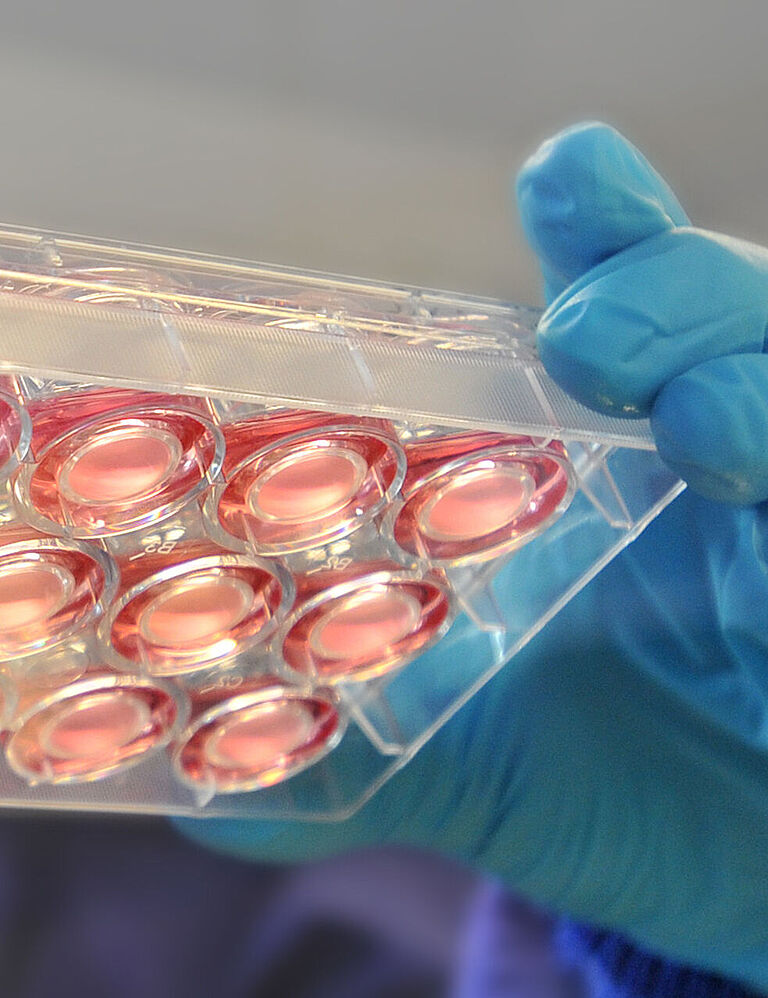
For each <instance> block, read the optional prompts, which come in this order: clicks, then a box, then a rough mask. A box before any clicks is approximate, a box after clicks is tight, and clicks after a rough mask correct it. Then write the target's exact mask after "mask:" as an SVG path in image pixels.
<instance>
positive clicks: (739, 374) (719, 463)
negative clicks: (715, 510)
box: [651, 354, 768, 506]
mask: <svg viewBox="0 0 768 998" xmlns="http://www.w3.org/2000/svg"><path fill="white" fill-rule="evenodd" d="M651 426H652V428H653V432H654V436H655V437H656V446H657V447H658V450H659V453H660V455H661V457H662V460H664V461H665V462H666V463H667V465H668V466H669V467H670V468H672V470H673V471H674V472H675V473H676V474H678V475H679V476H680V477H681V478H683V479H684V480H685V481H686V482H688V484H689V485H690V486H691V487H692V488H693V489H694V490H695V491H696V492H698V493H699V494H700V495H703V496H706V497H707V498H708V499H714V500H715V501H716V502H729V503H736V504H738V505H745V506H751V505H754V504H755V503H758V502H762V501H763V500H766V499H768V354H738V355H736V356H730V357H718V358H716V359H715V360H710V361H707V362H705V363H703V364H699V365H698V366H697V367H694V368H692V369H691V370H690V371H688V372H686V373H685V374H682V375H680V376H679V377H677V378H673V380H672V381H670V382H669V384H667V385H665V386H664V388H663V389H662V390H661V392H660V393H659V395H658V397H657V399H656V402H655V403H654V406H653V411H652V413H651Z"/></svg>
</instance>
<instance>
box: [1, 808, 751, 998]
mask: <svg viewBox="0 0 768 998" xmlns="http://www.w3.org/2000/svg"><path fill="white" fill-rule="evenodd" d="M614 981H616V982H618V984H617V983H614ZM649 982H650V984H651V985H652V987H649ZM654 988H655V990H654ZM718 988H719V990H718ZM0 995H2V996H3V998H70V996H71V998H91V996H93V998H137V996H141V998H175V996H177V995H178V996H183V998H246V996H247V998H657V996H658V998H662V996H663V998H699V996H701V998H745V996H746V992H743V991H741V990H739V989H738V988H736V987H735V986H731V985H728V984H727V983H726V982H722V981H717V980H715V979H714V978H707V977H702V976H697V975H695V974H693V973H692V972H690V971H687V970H685V971H684V970H681V969H679V968H675V967H673V966H671V965H668V964H664V963H663V962H662V961H660V960H658V959H655V958H653V957H650V956H648V955H646V954H644V953H641V952H639V951H636V950H632V949H631V947H629V944H628V943H626V942H625V941H623V940H620V939H618V938H617V937H610V936H607V935H605V934H601V933H597V932H591V931H589V930H586V929H582V928H579V927H577V926H574V925H571V924H570V923H559V922H558V921H556V920H555V919H554V918H550V917H549V916H547V915H546V914H544V913H542V912H540V911H539V910H537V909H536V908H534V907H532V906H531V905H529V904H527V903H525V902H522V901H520V900H518V899H517V898H515V897H514V896H513V895H512V894H510V893H509V892H508V891H506V890H505V889H504V888H503V887H502V886H501V885H499V884H498V883H496V882H494V881H488V880H483V879H479V878H477V877H474V876H472V875H470V874H469V873H468V872H466V871H465V870H463V869H462V868H460V867H458V866H454V865H452V864H449V863H447V862H445V861H442V860H439V859H436V858H435V857H432V856H429V855H427V854H425V853H420V852H411V851H406V850H378V851H372V852H369V853H357V854H350V855H347V856H346V857H344V858H340V859H336V860H327V861H324V862H321V863H315V864H311V865H306V866H303V867H300V868H290V867H269V866H259V865H256V864H254V863H251V862H248V863H243V862H239V861H237V860H233V859H228V858H225V857H222V856H218V855H216V854H214V853H211V852H209V851H207V850H204V849H201V848H199V847H197V846H195V845H193V844H192V843H190V842H187V841H185V840H183V839H181V838H180V837H178V836H176V835H175V834H174V833H173V831H172V830H171V829H170V828H169V827H168V826H167V825H166V824H165V823H162V822H156V821H142V820H134V819H131V820H125V821H113V820H97V819H88V820H84V819H80V818H70V817H54V818H49V819H40V818H37V817H29V816H20V817H13V816H10V815H6V816H5V817H4V818H2V820H0Z"/></svg>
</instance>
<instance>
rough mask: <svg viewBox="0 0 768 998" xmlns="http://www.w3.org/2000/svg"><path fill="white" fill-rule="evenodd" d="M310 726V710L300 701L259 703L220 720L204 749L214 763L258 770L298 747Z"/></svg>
mask: <svg viewBox="0 0 768 998" xmlns="http://www.w3.org/2000/svg"><path fill="white" fill-rule="evenodd" d="M314 726H315V722H314V718H313V716H312V714H311V712H310V711H309V710H307V708H306V706H304V704H303V703H302V702H301V701H300V700H278V701H275V702H270V703H261V704H258V705H257V706H255V707H252V708H251V709H250V710H248V711H244V712H243V713H242V716H239V715H237V714H235V715H234V716H233V718H232V719H231V720H229V721H224V722H222V724H221V725H220V726H219V727H218V728H217V729H216V730H215V731H214V733H213V734H212V735H210V736H209V737H208V740H207V741H206V747H205V751H206V755H207V757H208V760H209V762H211V763H213V765H215V766H224V767H235V768H240V767H242V768H244V769H249V770H252V771H256V772H258V771H259V770H264V769H269V768H270V767H272V766H274V765H276V764H277V763H278V762H279V761H280V759H281V758H283V757H285V756H287V755H290V754H291V753H292V752H295V751H296V750H297V749H299V748H301V746H302V745H303V744H304V743H305V742H306V741H308V740H309V739H310V738H311V736H312V732H313V730H314Z"/></svg>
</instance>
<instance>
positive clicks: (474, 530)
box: [421, 466, 535, 540]
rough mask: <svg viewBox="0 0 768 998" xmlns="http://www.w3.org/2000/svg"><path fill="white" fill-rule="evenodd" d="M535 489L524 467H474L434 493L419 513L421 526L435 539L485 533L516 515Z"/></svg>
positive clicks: (470, 537)
mask: <svg viewBox="0 0 768 998" xmlns="http://www.w3.org/2000/svg"><path fill="white" fill-rule="evenodd" d="M534 489H535V483H534V481H533V479H532V478H531V476H530V475H528V474H527V473H526V471H525V469H524V468H505V467H499V466H492V467H490V468H473V469H471V470H470V471H467V472H466V473H464V474H459V475H457V476H456V477H455V478H454V479H453V480H451V481H449V482H448V484H447V485H445V486H444V488H443V489H442V490H440V491H438V492H436V493H435V496H434V498H433V499H432V500H431V501H430V502H429V503H427V505H426V506H425V508H424V511H423V513H422V517H421V524H422V529H423V530H424V532H425V533H426V534H428V535H429V536H430V537H435V538H437V539H438V540H470V539H472V538H475V537H484V536H487V535H488V534H492V533H494V532H495V531H497V530H501V529H502V528H503V527H505V526H506V525H507V524H508V523H511V522H512V520H514V518H515V517H516V516H519V515H520V513H522V512H523V510H524V509H525V507H526V505H527V504H528V502H529V501H530V498H531V495H532V494H533V491H534Z"/></svg>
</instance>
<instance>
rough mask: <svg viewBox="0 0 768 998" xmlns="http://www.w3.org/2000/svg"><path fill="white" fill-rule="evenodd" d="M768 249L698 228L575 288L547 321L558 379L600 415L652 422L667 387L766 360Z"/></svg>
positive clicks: (631, 252)
mask: <svg viewBox="0 0 768 998" xmlns="http://www.w3.org/2000/svg"><path fill="white" fill-rule="evenodd" d="M766 324H768V251H766V250H763V249H761V248H760V247H757V246H752V245H750V244H748V243H742V242H740V241H738V240H735V239H729V238H728V237H726V236H719V235H716V234H714V233H708V232H703V231H701V230H696V229H673V230H671V231H667V232H663V233H661V234H660V235H657V236H653V237H651V238H649V239H646V240H644V241H643V242H641V243H638V244H637V245H635V246H632V247H630V248H629V249H627V250H624V251H623V252H621V253H618V254H616V255H615V256H613V257H611V258H610V259H609V260H606V261H605V262H604V263H602V264H600V265H599V266H597V267H595V268H594V269H593V270H591V271H589V272H588V273H586V274H585V275H584V276H583V277H581V278H580V279H579V280H577V281H575V282H574V284H572V285H571V286H570V287H569V288H568V289H567V291H565V292H564V293H563V294H562V295H561V296H560V297H559V298H557V299H556V300H555V301H554V302H553V303H552V304H551V305H550V307H549V308H548V309H547V311H546V312H545V313H544V315H543V317H542V319H541V322H540V323H539V329H538V340H537V342H538V348H539V354H540V356H541V359H542V360H543V362H544V365H545V366H546V368H547V370H548V372H549V373H550V375H551V376H552V377H553V378H554V379H555V380H556V381H557V382H559V384H560V385H561V386H562V387H563V388H564V389H565V390H566V391H567V392H569V393H570V394H571V395H573V396H574V397H575V398H577V399H578V400H579V401H581V402H583V403H584V404H585V405H588V406H589V407H590V408H592V409H596V410H598V411H599V412H605V413H610V414H613V415H623V416H647V415H649V414H650V411H651V407H652V405H653V403H654V400H655V398H656V396H657V395H658V393H659V392H660V391H661V389H662V388H663V387H664V386H665V385H666V384H667V383H668V382H669V381H671V380H672V379H673V378H676V377H678V376H679V375H681V374H684V373H685V372H686V371H688V370H689V369H690V368H692V367H695V366H697V365H698V364H701V363H703V362H705V361H708V360H713V359H714V358H716V357H722V356H726V355H727V354H737V353H760V352H761V351H762V350H763V346H764V339H765V332H766Z"/></svg>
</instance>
